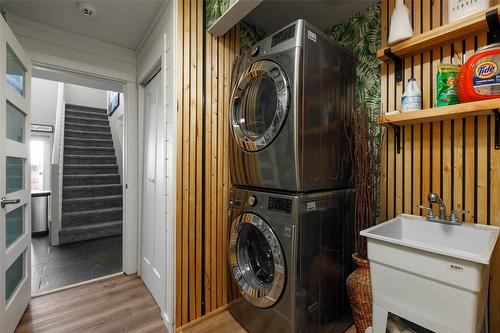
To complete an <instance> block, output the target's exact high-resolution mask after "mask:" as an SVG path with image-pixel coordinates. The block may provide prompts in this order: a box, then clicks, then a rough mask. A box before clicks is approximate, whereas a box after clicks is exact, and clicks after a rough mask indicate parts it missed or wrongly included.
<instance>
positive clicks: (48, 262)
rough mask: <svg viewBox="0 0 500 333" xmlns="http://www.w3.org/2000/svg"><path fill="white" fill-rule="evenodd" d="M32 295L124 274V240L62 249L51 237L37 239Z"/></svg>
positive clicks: (82, 244)
mask: <svg viewBox="0 0 500 333" xmlns="http://www.w3.org/2000/svg"><path fill="white" fill-rule="evenodd" d="M31 265H32V266H31V294H32V295H36V294H38V293H41V292H45V291H49V290H52V289H56V288H61V287H64V286H67V285H70V284H74V283H78V282H83V281H87V280H90V279H95V278H98V277H102V276H106V275H110V274H113V273H118V272H121V271H122V237H121V236H114V237H107V238H101V239H95V240H90V241H83V242H77V243H71V244H65V245H59V246H50V244H49V237H48V236H42V237H33V239H32V249H31Z"/></svg>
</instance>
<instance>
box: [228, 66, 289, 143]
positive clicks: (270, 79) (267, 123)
mask: <svg viewBox="0 0 500 333" xmlns="http://www.w3.org/2000/svg"><path fill="white" fill-rule="evenodd" d="M231 100H232V103H231V124H232V127H233V135H234V138H235V141H236V143H237V144H238V145H239V146H240V147H241V148H242V149H244V150H247V151H258V150H261V149H263V148H265V147H266V146H268V145H269V144H270V143H271V142H272V141H273V140H274V138H276V136H277V135H278V134H279V131H280V130H281V127H282V126H283V123H284V120H285V118H286V113H287V110H288V104H289V85H288V80H287V78H286V75H285V73H284V72H283V70H282V69H281V67H280V66H279V65H278V64H276V63H275V62H272V61H269V60H260V61H256V62H254V63H252V64H251V65H250V66H249V67H248V68H247V69H246V70H245V71H244V72H243V73H242V74H241V75H240V77H239V80H238V83H237V85H236V87H235V89H234V90H233V94H232V99H231Z"/></svg>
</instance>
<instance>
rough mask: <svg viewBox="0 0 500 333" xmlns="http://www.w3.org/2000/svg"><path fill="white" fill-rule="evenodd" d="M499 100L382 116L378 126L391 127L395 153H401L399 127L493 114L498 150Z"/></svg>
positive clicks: (499, 130)
mask: <svg viewBox="0 0 500 333" xmlns="http://www.w3.org/2000/svg"><path fill="white" fill-rule="evenodd" d="M499 109H500V98H496V99H489V100H484V101H476V102H469V103H462V104H456V105H449V106H442V107H436V108H429V109H422V110H417V111H410V112H404V113H397V114H389V115H385V114H384V115H382V116H381V117H380V124H381V125H382V126H391V127H393V128H394V130H395V134H396V152H397V153H398V154H399V153H400V151H401V136H400V126H404V125H413V124H421V123H428V122H433V121H442V120H450V119H461V118H465V117H473V116H482V115H487V114H493V115H494V116H495V118H494V119H493V121H494V122H495V133H494V139H495V140H494V147H495V150H500V111H499Z"/></svg>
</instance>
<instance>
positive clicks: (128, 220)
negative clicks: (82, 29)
mask: <svg viewBox="0 0 500 333" xmlns="http://www.w3.org/2000/svg"><path fill="white" fill-rule="evenodd" d="M31 64H32V67H33V68H37V69H39V70H40V71H41V72H43V71H49V72H53V73H54V72H55V73H59V74H60V75H63V76H73V77H75V78H77V79H82V78H83V79H88V80H89V81H102V82H104V83H111V84H114V85H116V86H117V87H120V86H121V88H122V92H123V96H124V101H125V108H124V112H123V118H124V122H123V123H124V125H123V132H124V133H123V138H124V139H123V181H122V189H123V191H122V192H123V221H122V222H123V232H122V235H123V236H122V237H123V238H122V239H123V243H122V258H123V260H122V270H123V272H124V273H125V274H127V275H130V274H134V273H136V272H137V258H138V257H137V255H138V239H137V230H138V215H137V211H138V205H137V201H138V199H139V197H138V192H137V183H138V177H139V175H138V173H137V172H136V171H137V161H138V151H137V134H138V133H137V84H136V83H135V82H127V81H123V80H122V79H120V78H113V77H106V76H102V75H100V74H99V73H98V72H97V71H96V72H90V71H83V70H81V69H80V68H73V67H64V66H61V65H60V64H47V63H39V62H37V61H34V60H32V61H31ZM35 77H40V75H37V76H35ZM51 79H52V78H51Z"/></svg>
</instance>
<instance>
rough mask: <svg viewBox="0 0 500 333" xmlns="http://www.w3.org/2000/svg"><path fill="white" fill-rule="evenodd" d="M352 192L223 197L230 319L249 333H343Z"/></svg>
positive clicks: (239, 192)
mask: <svg viewBox="0 0 500 333" xmlns="http://www.w3.org/2000/svg"><path fill="white" fill-rule="evenodd" d="M354 195H355V191H354V190H339V191H330V192H319V193H314V194H313V193H309V194H277V193H270V192H261V191H253V190H246V189H236V188H233V189H232V190H231V194H230V219H229V220H230V222H229V228H228V230H229V251H228V253H229V266H230V272H231V275H232V282H233V283H232V288H231V290H230V299H232V301H231V303H230V307H229V311H230V312H231V314H232V315H233V316H234V317H235V318H236V319H237V320H238V321H239V322H240V323H241V324H242V325H243V326H244V327H245V328H246V329H247V330H248V331H249V332H250V333H285V332H286V333H299V332H300V333H323V332H325V333H326V332H329V333H336V332H344V331H345V330H346V329H347V328H348V327H350V325H352V320H351V309H350V305H349V301H348V298H347V290H346V286H345V280H346V278H347V276H348V275H349V274H350V273H351V272H352V269H353V267H352V263H351V262H352V260H351V253H352V249H353V247H352V246H353V237H354V233H353V229H352V228H353V225H354V221H353V218H354Z"/></svg>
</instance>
